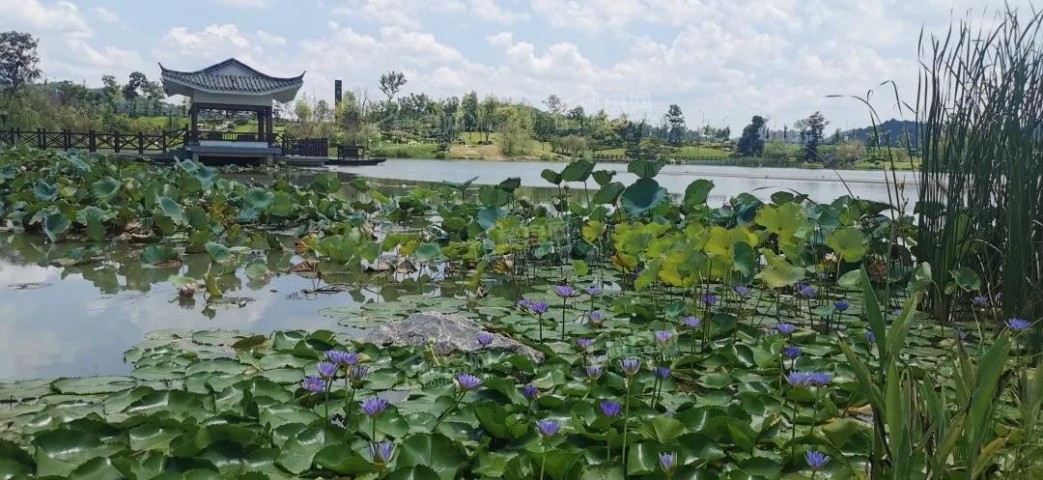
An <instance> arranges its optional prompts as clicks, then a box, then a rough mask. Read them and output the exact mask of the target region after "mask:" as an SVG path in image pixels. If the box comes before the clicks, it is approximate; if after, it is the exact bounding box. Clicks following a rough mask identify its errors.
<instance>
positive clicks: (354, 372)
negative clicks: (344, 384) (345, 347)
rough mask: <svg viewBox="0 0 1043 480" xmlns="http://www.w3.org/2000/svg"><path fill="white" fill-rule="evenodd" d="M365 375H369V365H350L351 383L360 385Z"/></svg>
mask: <svg viewBox="0 0 1043 480" xmlns="http://www.w3.org/2000/svg"><path fill="white" fill-rule="evenodd" d="M366 375H369V367H367V366H365V365H355V366H354V367H351V384H352V385H354V386H355V388H358V387H359V386H360V385H362V381H363V380H365V379H366Z"/></svg>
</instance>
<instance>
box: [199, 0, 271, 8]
mask: <svg viewBox="0 0 1043 480" xmlns="http://www.w3.org/2000/svg"><path fill="white" fill-rule="evenodd" d="M213 2H214V3H216V4H218V5H224V6H226V7H236V8H264V7H267V6H268V0H213Z"/></svg>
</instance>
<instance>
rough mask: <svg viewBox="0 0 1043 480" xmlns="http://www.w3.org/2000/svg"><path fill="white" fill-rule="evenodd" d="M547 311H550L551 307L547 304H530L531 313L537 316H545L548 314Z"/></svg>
mask: <svg viewBox="0 0 1043 480" xmlns="http://www.w3.org/2000/svg"><path fill="white" fill-rule="evenodd" d="M547 310H550V305H548V304H547V302H532V303H530V304H529V311H531V312H532V313H534V314H536V315H543V314H544V313H547Z"/></svg>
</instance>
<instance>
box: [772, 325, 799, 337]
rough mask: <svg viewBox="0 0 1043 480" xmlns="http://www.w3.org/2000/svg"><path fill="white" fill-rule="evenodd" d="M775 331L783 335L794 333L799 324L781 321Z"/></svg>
mask: <svg viewBox="0 0 1043 480" xmlns="http://www.w3.org/2000/svg"><path fill="white" fill-rule="evenodd" d="M775 331H777V332H779V333H780V334H782V335H792V334H793V332H795V331H797V326H796V325H793V324H792V323H780V324H778V325H776V326H775Z"/></svg>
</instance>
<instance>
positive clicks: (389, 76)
mask: <svg viewBox="0 0 1043 480" xmlns="http://www.w3.org/2000/svg"><path fill="white" fill-rule="evenodd" d="M406 82H407V80H406V74H404V73H402V72H396V71H394V70H391V71H389V72H387V73H385V74H383V75H381V76H380V91H381V92H384V95H387V97H388V102H390V101H391V99H393V98H395V94H396V93H398V91H399V90H400V89H402V87H403V86H404V85H405V84H406Z"/></svg>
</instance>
